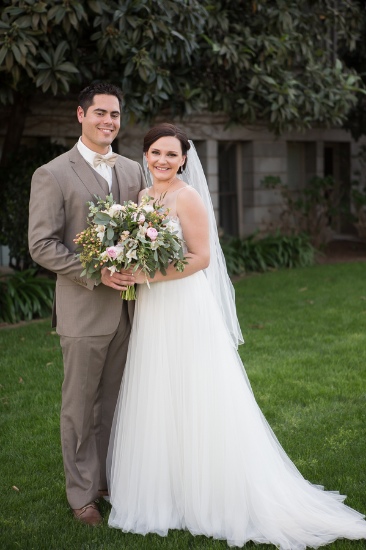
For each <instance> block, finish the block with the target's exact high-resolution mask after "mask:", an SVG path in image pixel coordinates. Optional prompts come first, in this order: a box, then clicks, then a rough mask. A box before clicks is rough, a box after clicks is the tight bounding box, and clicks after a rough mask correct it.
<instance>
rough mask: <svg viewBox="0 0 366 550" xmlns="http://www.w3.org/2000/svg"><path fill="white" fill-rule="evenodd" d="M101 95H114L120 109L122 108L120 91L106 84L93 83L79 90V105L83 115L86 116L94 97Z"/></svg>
mask: <svg viewBox="0 0 366 550" xmlns="http://www.w3.org/2000/svg"><path fill="white" fill-rule="evenodd" d="M101 94H103V95H114V96H115V97H116V98H117V99H118V103H119V107H120V109H121V108H122V100H123V94H122V90H121V89H120V88H118V86H115V85H114V84H109V83H108V82H95V83H94V84H90V86H87V87H86V88H84V89H83V90H81V92H80V94H79V98H78V100H79V105H80V107H81V108H82V109H83V111H84V114H86V112H87V110H88V109H89V107H90V106H91V105H93V103H94V96H95V95H101Z"/></svg>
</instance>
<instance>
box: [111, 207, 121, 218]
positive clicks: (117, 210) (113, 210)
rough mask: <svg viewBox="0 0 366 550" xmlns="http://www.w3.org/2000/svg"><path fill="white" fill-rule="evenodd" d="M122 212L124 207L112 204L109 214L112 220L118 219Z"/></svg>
mask: <svg viewBox="0 0 366 550" xmlns="http://www.w3.org/2000/svg"><path fill="white" fill-rule="evenodd" d="M121 210H123V206H121V205H120V204H112V206H111V207H110V209H109V210H108V214H109V216H110V217H111V218H117V217H118V216H119V213H120V212H121Z"/></svg>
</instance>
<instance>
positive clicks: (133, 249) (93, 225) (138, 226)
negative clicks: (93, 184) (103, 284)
mask: <svg viewBox="0 0 366 550" xmlns="http://www.w3.org/2000/svg"><path fill="white" fill-rule="evenodd" d="M96 199H97V203H96V204H94V202H92V201H90V202H88V203H87V204H88V205H89V215H88V218H89V219H88V227H87V228H86V229H85V230H84V231H82V232H81V233H78V234H77V235H76V238H75V239H74V242H75V243H76V244H77V245H78V250H79V252H78V254H77V257H78V258H79V260H80V262H81V264H82V266H83V268H84V270H83V272H82V273H81V277H84V276H86V277H88V278H91V279H95V280H96V283H97V284H99V282H100V280H101V270H102V269H103V267H107V268H108V269H109V270H110V271H111V273H114V272H115V271H121V270H126V269H132V272H135V271H137V270H142V271H143V273H144V274H145V275H146V282H147V283H148V279H147V277H154V275H155V273H156V271H161V272H162V273H163V275H165V274H166V269H167V267H168V265H169V264H170V263H171V262H173V265H174V267H175V268H176V270H177V271H183V270H184V267H185V264H186V263H187V261H186V260H185V258H184V254H183V241H182V239H180V237H179V236H178V234H177V231H175V229H174V224H172V222H171V220H170V219H169V217H168V214H169V210H168V209H167V208H165V207H164V206H162V204H161V202H160V201H159V200H155V201H154V202H153V203H152V204H148V203H149V202H150V201H152V200H153V199H152V198H151V197H149V196H148V195H144V197H143V198H142V201H141V203H140V204H139V205H137V204H136V203H135V202H132V201H127V202H124V203H123V204H122V205H121V204H116V202H115V201H114V200H113V195H112V194H110V195H108V196H107V197H106V199H105V200H102V199H101V198H100V197H98V196H96ZM148 284H149V283H148ZM121 297H122V298H123V299H125V300H134V299H135V298H136V292H135V287H134V286H133V285H132V286H130V287H128V289H127V290H124V291H122V292H121Z"/></svg>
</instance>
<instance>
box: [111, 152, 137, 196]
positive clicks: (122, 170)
mask: <svg viewBox="0 0 366 550" xmlns="http://www.w3.org/2000/svg"><path fill="white" fill-rule="evenodd" d="M114 168H115V172H116V177H117V182H118V187H119V202H120V203H121V204H123V203H124V202H125V201H128V200H129V198H130V195H129V187H130V186H129V183H128V175H127V174H126V167H125V166H124V164H123V160H122V158H120V157H119V158H118V159H117V162H116V164H115V166H114ZM131 187H133V185H131Z"/></svg>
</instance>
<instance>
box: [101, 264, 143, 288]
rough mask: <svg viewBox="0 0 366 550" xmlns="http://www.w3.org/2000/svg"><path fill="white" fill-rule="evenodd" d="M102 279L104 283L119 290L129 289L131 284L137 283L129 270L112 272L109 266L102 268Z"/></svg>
mask: <svg viewBox="0 0 366 550" xmlns="http://www.w3.org/2000/svg"><path fill="white" fill-rule="evenodd" d="M101 280H102V283H103V284H104V285H106V286H110V287H111V288H114V289H115V290H119V291H121V290H127V288H128V287H129V286H131V285H133V284H134V283H135V279H134V276H133V275H132V274H131V273H129V272H128V271H120V272H118V271H116V272H115V273H111V272H110V271H109V269H108V267H103V269H102V270H101Z"/></svg>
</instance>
